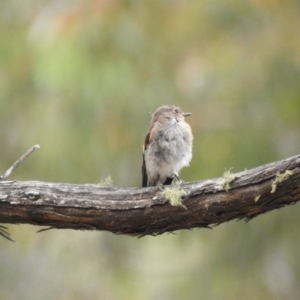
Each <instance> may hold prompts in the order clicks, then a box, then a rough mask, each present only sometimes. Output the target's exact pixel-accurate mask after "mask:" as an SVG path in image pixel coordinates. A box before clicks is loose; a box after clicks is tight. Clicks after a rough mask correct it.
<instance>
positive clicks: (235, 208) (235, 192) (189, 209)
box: [0, 155, 300, 236]
mask: <svg viewBox="0 0 300 300" xmlns="http://www.w3.org/2000/svg"><path fill="white" fill-rule="evenodd" d="M299 167H300V155H297V156H294V157H291V158H288V159H285V160H282V161H278V162H273V163H270V164H267V165H264V166H260V167H258V168H255V169H252V170H247V171H243V172H240V173H236V174H227V175H226V176H225V177H224V178H223V177H222V178H216V179H210V180H203V181H197V182H190V183H184V184H181V185H180V188H181V189H183V190H184V191H185V196H184V199H183V202H182V203H183V205H184V206H185V208H183V207H182V206H172V205H171V204H170V203H169V201H168V199H166V197H165V196H164V191H160V190H159V189H157V188H156V187H151V188H114V187H112V188H108V187H101V186H99V185H92V184H84V185H75V184H63V183H47V182H38V181H28V182H22V181H1V182H0V223H11V224H17V223H26V224H33V225H39V226H49V227H51V228H72V229H84V230H106V231H110V232H113V233H117V234H130V235H137V236H143V235H158V234H162V233H164V232H172V231H175V230H179V229H191V228H199V227H211V226H215V225H218V224H221V223H223V222H227V221H230V220H234V219H246V220H249V219H251V218H253V217H255V216H257V215H259V214H263V213H265V212H267V211H271V210H274V209H278V208H280V207H282V206H285V205H289V204H293V203H295V202H297V201H299V200H300V168H299Z"/></svg>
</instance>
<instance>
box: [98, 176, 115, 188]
mask: <svg viewBox="0 0 300 300" xmlns="http://www.w3.org/2000/svg"><path fill="white" fill-rule="evenodd" d="M98 185H100V186H102V187H112V186H113V181H112V179H111V177H110V176H107V177H106V178H105V179H104V180H101V181H100V182H99V183H98Z"/></svg>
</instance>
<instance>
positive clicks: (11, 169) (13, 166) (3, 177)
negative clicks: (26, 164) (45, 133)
mask: <svg viewBox="0 0 300 300" xmlns="http://www.w3.org/2000/svg"><path fill="white" fill-rule="evenodd" d="M39 148H40V146H39V145H34V146H32V147H31V148H30V149H29V150H27V152H25V153H24V154H23V155H22V156H21V157H20V158H19V159H18V160H17V161H16V162H15V163H14V164H13V165H12V166H11V167H10V168H9V169H8V170H7V171H6V172H5V173H4V175H2V176H0V181H3V180H6V179H7V177H8V176H9V175H10V174H11V173H12V172H13V171H14V170H15V169H16V168H17V167H18V166H19V165H20V164H21V163H22V162H23V161H24V160H25V159H26V158H27V157H28V156H29V155H30V154H31V153H32V152H34V150H36V149H39Z"/></svg>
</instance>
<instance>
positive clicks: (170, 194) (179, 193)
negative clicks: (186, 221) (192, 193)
mask: <svg viewBox="0 0 300 300" xmlns="http://www.w3.org/2000/svg"><path fill="white" fill-rule="evenodd" d="M162 193H163V195H164V196H165V197H166V199H167V200H168V201H169V203H170V204H171V205H172V206H181V207H183V208H184V209H186V207H185V206H184V205H183V204H182V197H184V196H185V195H186V191H185V190H183V189H181V188H180V187H178V186H176V185H171V187H166V188H165V189H164V190H163V191H162Z"/></svg>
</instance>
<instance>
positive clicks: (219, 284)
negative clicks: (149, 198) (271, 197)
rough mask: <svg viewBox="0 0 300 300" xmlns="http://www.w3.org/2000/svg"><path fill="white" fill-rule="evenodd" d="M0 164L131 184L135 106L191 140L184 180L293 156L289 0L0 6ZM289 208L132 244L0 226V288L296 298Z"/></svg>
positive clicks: (297, 122) (40, 292) (293, 53)
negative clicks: (4, 230)
mask: <svg viewBox="0 0 300 300" xmlns="http://www.w3.org/2000/svg"><path fill="white" fill-rule="evenodd" d="M0 7H1V8H0V141H1V147H0V173H4V171H5V170H6V169H7V168H8V167H9V166H10V165H11V164H12V163H13V162H14V161H15V160H16V159H17V158H18V157H19V156H20V155H21V154H22V153H24V152H25V151H26V150H27V149H28V148H30V147H31V146H32V145H34V144H36V143H38V144H40V145H41V149H40V150H38V151H36V152H35V153H34V154H33V155H32V156H30V157H29V158H28V159H27V160H26V161H25V162H24V163H23V164H22V165H21V166H20V167H19V168H18V170H17V171H16V172H15V173H13V175H12V176H11V177H10V178H9V179H15V180H41V181H50V182H68V183H98V182H100V181H101V180H103V179H105V178H106V177H107V176H109V175H110V176H111V177H112V179H113V184H114V186H123V187H137V186H140V185H141V174H140V167H141V150H142V144H143V140H144V136H145V134H146V131H147V129H148V125H149V122H150V117H151V112H153V111H154V110H155V109H156V108H157V107H159V106H161V105H163V104H175V105H178V106H180V107H181V108H182V109H183V110H185V111H190V112H192V113H193V115H192V116H191V117H190V118H189V119H187V121H188V122H189V123H190V125H191V126H192V129H193V133H194V137H195V143H194V150H193V151H194V153H193V160H192V163H191V166H190V167H189V168H186V169H184V170H183V171H182V172H181V177H182V178H183V179H184V180H185V181H194V180H200V179H206V178H211V177H219V176H221V175H222V174H223V172H224V170H225V168H226V169H229V168H232V171H233V172H238V171H241V170H244V169H245V168H247V169H250V168H252V167H256V166H258V165H261V164H265V163H268V162H271V161H274V160H279V159H283V158H286V157H289V156H292V155H295V154H299V152H300V137H299V130H300V84H299V83H300V30H299V28H300V4H299V1H289V0H287V1H279V0H252V1H250V0H249V1H239V0H231V1H221V0H209V1H208V0H203V1H196V0H190V1H176V0H172V1H171V0H169V1H163V0H153V1H116V0H111V1H110V0H99V1H97V0H91V1H83V0H82V1H79V0H77V1H54V0H52V1H51V0H48V1H41V0H39V1H37V0H35V1H34V0H31V1H28V0H24V1H16V0H10V1H2V2H1V5H0ZM299 213H300V208H299V205H295V206H293V207H287V208H283V209H280V210H278V211H274V212H271V213H268V214H266V215H263V216H260V217H258V218H256V219H254V220H253V221H251V222H250V223H248V224H245V223H243V222H230V223H228V224H223V225H221V226H219V227H216V228H214V229H213V230H206V229H201V230H197V229H194V230H192V231H179V232H177V233H176V234H169V235H168V234H165V235H162V236H159V237H144V238H142V239H137V238H132V237H126V236H115V235H113V234H111V233H107V232H76V231H71V230H52V231H47V232H44V233H40V234H36V231H37V230H38V229H40V228H39V227H34V226H29V225H9V231H10V233H11V234H12V236H13V238H14V239H16V240H17V243H10V242H8V241H6V240H5V239H3V238H1V239H0V298H1V299H8V300H14V299H108V300H110V299H132V300H136V299H137V300H139V299H146V300H148V299H149V300H150V299H163V300H165V299H166V300H169V299H175V300H177V299H178V300H180V299H267V300H268V299H272V300H273V299H300V285H299V281H300V256H299V253H300V252H299V250H300V236H299V225H300V220H299Z"/></svg>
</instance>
